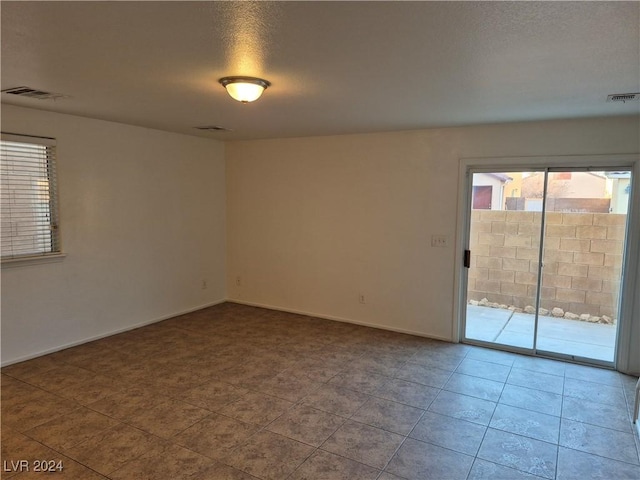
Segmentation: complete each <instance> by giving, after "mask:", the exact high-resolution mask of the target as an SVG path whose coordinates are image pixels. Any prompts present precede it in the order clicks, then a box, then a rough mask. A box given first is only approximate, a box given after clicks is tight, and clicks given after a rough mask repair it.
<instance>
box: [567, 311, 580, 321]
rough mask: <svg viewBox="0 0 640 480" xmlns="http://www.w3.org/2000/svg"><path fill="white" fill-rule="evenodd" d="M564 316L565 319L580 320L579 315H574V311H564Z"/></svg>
mask: <svg viewBox="0 0 640 480" xmlns="http://www.w3.org/2000/svg"><path fill="white" fill-rule="evenodd" d="M564 318H566V319H567V320H580V315H576V314H575V313H571V312H565V313H564Z"/></svg>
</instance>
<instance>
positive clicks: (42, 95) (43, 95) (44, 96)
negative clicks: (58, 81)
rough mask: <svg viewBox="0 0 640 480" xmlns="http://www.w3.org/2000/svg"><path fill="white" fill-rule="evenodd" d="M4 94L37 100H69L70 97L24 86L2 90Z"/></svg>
mask: <svg viewBox="0 0 640 480" xmlns="http://www.w3.org/2000/svg"><path fill="white" fill-rule="evenodd" d="M2 93H6V94H8V95H16V96H18V97H29V98H37V99H38V100H56V99H58V98H68V95H63V94H62V93H52V92H45V91H43V90H36V89H35V88H31V87H24V86H22V87H13V88H5V89H4V90H2Z"/></svg>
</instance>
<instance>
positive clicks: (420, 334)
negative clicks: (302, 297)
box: [227, 298, 455, 343]
mask: <svg viewBox="0 0 640 480" xmlns="http://www.w3.org/2000/svg"><path fill="white" fill-rule="evenodd" d="M227 302H231V303H238V304H240V305H247V306H250V307H260V308H266V309H267V310H277V311H279V312H287V313H296V314H298V315H307V316H309V317H316V318H322V319H325V320H334V321H336V322H342V323H351V324H354V325H362V326H363V327H371V328H377V329H380V330H389V331H391V332H397V333H405V334H407V335H414V336H416V337H423V338H431V339H433V340H441V341H443V342H450V343H455V342H453V341H452V340H451V338H446V337H440V336H437V335H428V334H426V333H424V332H417V331H414V330H405V329H403V328H395V327H390V326H388V325H380V324H378V323H369V322H362V321H360V320H354V319H351V318H344V317H336V316H334V315H327V314H324V313H317V312H310V311H306V310H296V309H293V308H286V307H278V306H275V305H268V304H264V303H256V302H246V301H244V300H238V299H235V298H229V299H227Z"/></svg>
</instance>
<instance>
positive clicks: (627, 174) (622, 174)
mask: <svg viewBox="0 0 640 480" xmlns="http://www.w3.org/2000/svg"><path fill="white" fill-rule="evenodd" d="M605 175H606V176H607V177H609V178H631V172H605Z"/></svg>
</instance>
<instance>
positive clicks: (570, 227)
mask: <svg viewBox="0 0 640 480" xmlns="http://www.w3.org/2000/svg"><path fill="white" fill-rule="evenodd" d="M630 185H631V172H630V171H620V172H584V171H571V170H567V171H562V172H555V171H554V172H550V173H549V175H548V186H547V199H546V213H545V225H546V227H545V238H544V251H543V273H542V291H541V300H540V311H539V314H540V315H539V320H538V339H537V349H538V350H542V351H547V352H554V353H561V354H565V355H572V356H575V357H582V358H590V359H595V360H602V361H607V362H613V360H614V358H615V342H616V328H617V319H618V301H619V295H620V282H621V275H622V258H623V249H624V239H625V234H626V224H627V208H628V205H629V193H630Z"/></svg>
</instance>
